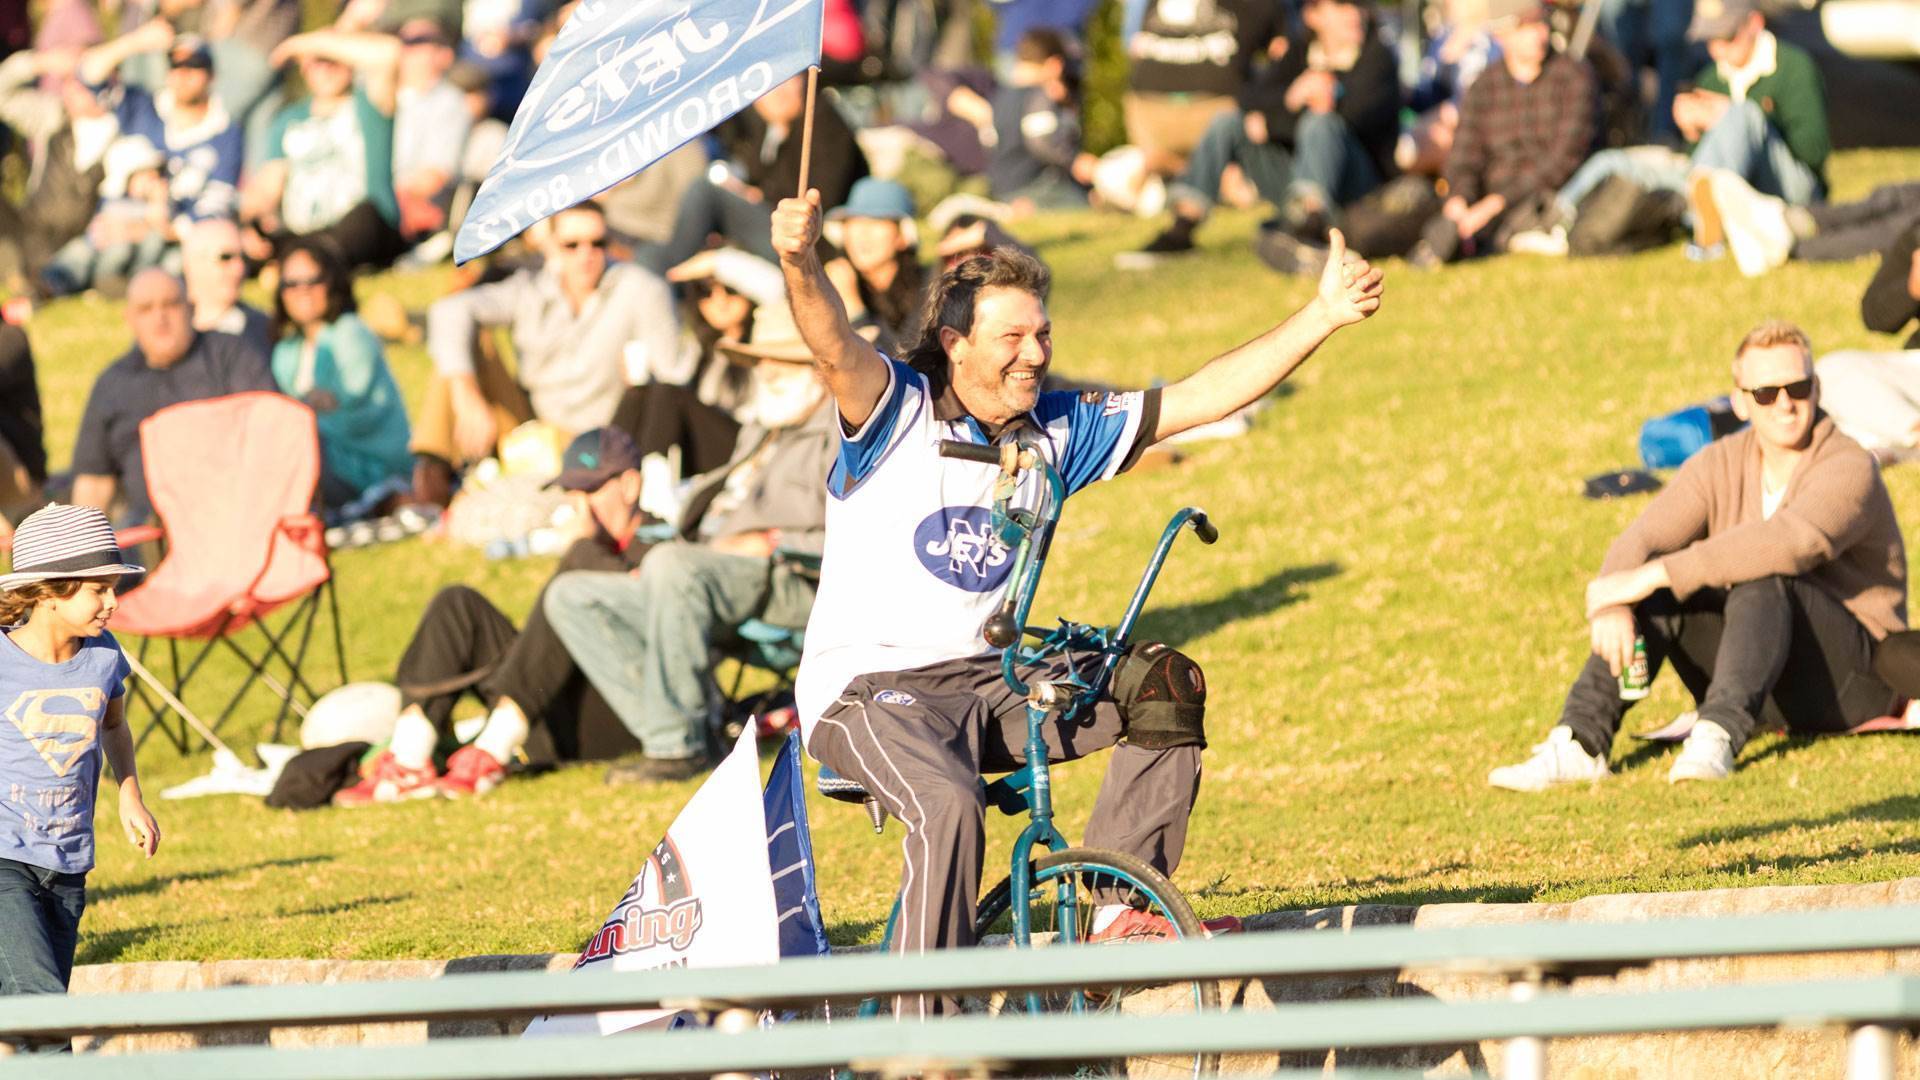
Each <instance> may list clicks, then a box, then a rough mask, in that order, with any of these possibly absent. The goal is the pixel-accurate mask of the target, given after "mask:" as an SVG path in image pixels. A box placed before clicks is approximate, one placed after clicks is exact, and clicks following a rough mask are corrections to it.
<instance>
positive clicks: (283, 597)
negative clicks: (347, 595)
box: [112, 392, 347, 753]
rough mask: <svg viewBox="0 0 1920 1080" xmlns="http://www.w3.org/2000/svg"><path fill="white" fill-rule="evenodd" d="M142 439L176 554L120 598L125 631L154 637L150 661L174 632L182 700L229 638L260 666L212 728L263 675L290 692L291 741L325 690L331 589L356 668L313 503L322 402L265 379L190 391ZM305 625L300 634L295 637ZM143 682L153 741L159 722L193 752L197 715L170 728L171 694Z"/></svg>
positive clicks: (341, 654)
mask: <svg viewBox="0 0 1920 1080" xmlns="http://www.w3.org/2000/svg"><path fill="white" fill-rule="evenodd" d="M140 449H141V453H142V454H143V455H144V457H145V459H146V474H147V493H148V496H149V498H150V499H151V501H152V503H153V508H154V512H155V513H156V514H158V515H159V518H160V526H161V529H162V531H163V533H164V534H165V540H166V555H165V556H164V557H163V558H162V559H161V560H160V565H159V566H157V567H155V568H154V569H153V571H152V572H150V573H149V574H148V575H147V578H146V580H145V581H144V582H142V583H141V584H140V585H139V586H137V587H136V588H134V589H133V590H132V591H131V592H129V593H127V595H126V596H124V597H122V598H121V600H120V609H119V610H118V611H116V612H115V613H114V616H113V623H112V627H113V630H114V631H115V632H116V633H119V634H134V635H137V636H139V637H141V638H142V639H143V640H142V641H141V642H140V647H139V651H138V653H137V655H138V657H139V658H140V659H141V660H143V661H144V660H145V659H146V654H147V649H148V647H149V646H150V645H152V644H153V643H154V642H155V641H156V640H165V641H166V643H167V655H168V658H169V660H170V661H171V663H170V670H169V672H168V675H169V678H170V680H171V688H172V692H173V694H174V695H175V696H176V697H179V698H181V699H185V698H186V696H187V694H186V687H187V683H188V682H189V681H190V680H191V679H192V678H193V676H194V675H195V674H196V673H197V672H199V671H200V669H201V666H202V665H203V664H204V663H205V662H206V660H207V658H208V657H209V656H210V655H212V654H213V652H214V650H215V649H216V647H218V646H225V647H226V649H228V650H229V651H231V652H233V653H234V655H236V656H238V657H239V658H240V659H241V661H242V662H243V663H245V664H246V665H247V677H246V680H245V681H244V682H242V683H241V684H240V689H239V690H238V691H236V692H235V693H234V695H233V698H232V700H230V701H228V702H227V704H226V707H225V708H224V709H222V710H221V711H220V713H219V715H218V716H217V717H216V718H215V719H214V721H213V723H212V725H211V726H212V729H213V730H214V731H218V730H219V729H220V726H221V725H222V724H224V723H225V722H226V720H227V718H228V717H230V716H231V715H233V711H234V710H235V709H236V708H238V707H239V705H240V702H241V701H242V700H243V699H244V698H245V696H246V694H247V691H248V690H249V689H251V688H252V687H253V684H254V683H255V682H263V683H264V684H265V685H266V686H268V687H269V688H270V689H272V690H273V691H274V692H275V693H276V694H278V695H279V697H280V709H279V713H278V715H276V716H275V717H274V721H273V738H274V740H275V741H278V739H279V737H280V730H281V727H282V725H283V724H284V723H285V722H286V718H287V712H288V710H289V709H290V708H292V709H299V710H300V711H301V712H303V713H304V712H305V709H304V707H302V706H301V705H300V704H299V702H298V701H297V700H296V698H295V695H296V693H303V694H305V696H306V698H307V700H308V701H309V702H311V701H313V700H314V699H316V698H317V697H319V695H318V694H317V693H315V691H314V689H313V686H312V685H311V684H310V683H309V682H308V681H307V678H306V675H305V674H304V673H303V672H302V671H301V666H302V665H303V664H304V663H305V662H306V658H307V650H308V646H309V645H310V644H311V643H312V639H313V632H314V624H315V623H316V622H317V621H318V617H319V612H320V605H321V603H322V602H323V598H324V602H325V604H326V605H327V608H328V610H329V611H330V612H331V614H332V619H333V646H334V654H335V657H336V659H337V661H338V664H339V668H340V681H341V683H343V684H344V683H345V682H346V681H347V656H346V647H345V643H344V642H343V641H342V639H341V634H340V605H339V601H338V599H337V598H336V597H335V595H334V591H333V571H332V568H331V567H330V566H329V565H328V562H327V548H326V541H325V530H324V528H323V527H322V524H321V521H320V519H319V518H318V517H317V516H315V515H314V513H313V496H314V490H315V488H316V487H317V486H318V485H319V482H320V437H319V432H318V429H317V427H316V425H315V423H314V417H313V410H311V409H309V408H308V407H307V406H305V405H303V404H301V403H300V402H298V401H294V400H293V399H291V398H286V397H282V396H280V395H279V394H268V393H259V392H254V393H245V394H232V395H229V396H227V397H220V398H210V399H208V400H205V401H190V402H186V403H183V404H180V405H173V406H169V407H167V408H165V409H161V410H160V411H159V412H157V413H154V414H153V415H152V416H150V417H148V418H147V419H146V420H144V421H142V422H141V424H140ZM287 604H293V605H294V606H293V610H292V611H291V613H289V614H288V615H287V616H286V617H285V618H283V619H281V620H280V625H279V628H278V629H275V628H274V627H273V626H272V625H270V624H269V623H268V622H267V619H266V616H267V615H268V614H269V613H270V612H273V611H275V610H276V609H278V608H280V607H283V606H285V605H287ZM250 626H251V627H253V628H254V629H255V630H257V631H258V633H259V636H260V638H261V639H263V647H261V648H259V649H258V650H257V651H255V652H252V653H250V652H248V650H247V649H245V648H243V647H242V646H241V644H240V643H239V642H238V641H237V640H236V638H238V637H239V636H240V634H241V632H242V631H244V630H246V629H247V628H248V627H250ZM295 634H297V635H298V637H297V643H296V644H295V645H294V647H293V648H291V649H289V648H288V647H287V644H288V641H289V639H290V638H293V637H294V635H295ZM182 641H193V642H199V643H200V648H199V652H198V654H197V655H195V656H193V657H192V659H191V661H190V662H189V663H187V664H186V665H185V666H184V667H182V665H181V649H180V643H181V642H182ZM323 648H324V646H323ZM323 655H324V654H323ZM276 660H277V661H278V662H279V663H280V664H281V665H282V666H283V667H284V668H285V669H286V680H285V682H284V683H282V682H281V681H280V680H279V679H277V678H275V677H274V675H273V674H272V673H271V672H270V671H269V670H268V665H269V664H271V663H273V662H274V661H276ZM156 666H157V665H156ZM135 689H136V691H137V692H138V695H139V698H140V700H141V703H142V704H143V705H145V706H146V707H147V708H149V709H151V710H152V716H153V719H152V722H151V723H150V724H149V725H148V726H147V727H146V728H145V729H144V730H143V731H142V732H141V733H140V741H141V742H142V743H144V742H145V741H146V738H147V736H148V735H150V734H152V733H153V731H154V730H156V729H158V730H160V731H161V732H163V733H164V734H165V735H166V737H167V739H168V741H170V742H172V743H173V744H174V746H175V747H176V748H178V749H179V750H180V752H181V753H185V752H187V750H188V748H189V747H188V737H189V732H188V729H187V726H186V723H185V721H184V719H181V720H179V727H178V728H177V729H176V728H170V727H168V725H167V722H166V716H167V710H166V708H165V707H164V703H162V702H159V701H157V700H155V699H154V698H152V697H150V696H149V695H148V693H147V688H146V687H144V686H141V685H139V684H136V685H135Z"/></svg>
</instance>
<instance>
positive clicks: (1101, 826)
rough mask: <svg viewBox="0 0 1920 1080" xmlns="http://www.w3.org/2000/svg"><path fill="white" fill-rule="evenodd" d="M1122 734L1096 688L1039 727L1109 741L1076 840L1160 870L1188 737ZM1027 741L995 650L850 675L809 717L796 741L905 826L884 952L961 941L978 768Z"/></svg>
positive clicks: (1182, 783) (981, 812)
mask: <svg viewBox="0 0 1920 1080" xmlns="http://www.w3.org/2000/svg"><path fill="white" fill-rule="evenodd" d="M1053 670H1055V671H1061V670H1063V669H1058V668H1056V669H1053ZM1036 674H1037V673H1035V672H1031V671H1030V672H1027V673H1026V675H1025V677H1026V678H1029V679H1031V678H1033V677H1034V676H1035V675H1036ZM1055 677H1057V675H1056V676H1055ZM1124 734H1125V726H1124V724H1123V722H1122V720H1121V717H1120V710H1119V708H1118V706H1116V705H1115V704H1114V703H1113V701H1112V700H1111V699H1110V698H1102V699H1101V700H1100V701H1099V702H1097V703H1096V704H1095V707H1094V709H1093V710H1092V715H1091V716H1084V717H1082V718H1080V719H1079V720H1078V721H1076V722H1075V723H1074V724H1073V725H1071V726H1066V725H1058V724H1055V725H1051V726H1049V727H1047V728H1046V729H1044V736H1045V739H1046V743H1047V759H1048V760H1049V761H1053V762H1062V761H1073V760H1075V759H1077V758H1081V757H1085V756H1086V755H1088V754H1091V753H1094V752H1096V751H1099V750H1104V749H1106V748H1107V747H1109V746H1113V747H1114V750H1113V755H1112V757H1111V758H1110V759H1109V760H1108V763H1107V774H1106V779H1105V780H1103V781H1102V782H1101V785H1100V794H1099V796H1098V798H1096V799H1095V801H1094V805H1093V816H1092V818H1091V820H1089V821H1088V822H1087V833H1086V840H1085V842H1086V844H1087V845H1088V846H1089V847H1105V848H1113V849H1117V850H1119V851H1124V852H1127V853H1128V854H1131V855H1136V856H1139V857H1140V858H1142V859H1145V860H1146V861H1147V862H1149V863H1151V864H1152V865H1153V866H1154V868H1155V869H1157V870H1160V871H1161V872H1162V873H1166V874H1171V873H1173V871H1174V869H1175V868H1176V867H1177V866H1179V864H1180V854H1181V851H1182V850H1183V849H1184V848H1185V847H1186V841H1187V818H1188V816H1189V815H1190V814H1191V813H1192V812H1193V804H1194V800H1195V799H1196V798H1198V797H1199V794H1200V747H1198V746H1181V747H1176V748H1173V749H1168V750H1147V749H1143V748H1141V747H1138V746H1133V745H1131V744H1123V745H1120V746H1114V744H1115V743H1117V742H1119V741H1120V738H1121V736H1122V735H1124ZM1026 744H1027V716H1026V702H1025V699H1023V698H1019V697H1016V696H1015V695H1014V694H1013V692H1012V691H1011V690H1010V689H1009V688H1008V687H1007V685H1006V683H1005V682H1004V681H1002V679H1001V677H1000V658H999V657H998V656H997V655H994V656H984V657H969V658H964V659H959V660H948V661H943V662H941V663H938V664H930V665H928V666H926V667H921V668H915V669H913V670H911V671H897V672H880V673H876V674H872V675H862V676H860V677H859V678H856V679H854V680H853V682H851V683H850V684H848V686H847V689H846V690H845V691H844V692H843V693H842V694H841V695H840V698H839V700H838V701H837V702H835V703H834V705H833V706H832V707H830V708H829V709H828V710H827V711H826V713H825V715H823V716H822V717H821V718H820V720H819V721H818V723H817V724H816V725H815V727H814V729H813V733H812V735H811V736H810V737H809V740H808V743H807V750H808V752H809V753H811V754H812V755H813V756H814V757H815V758H816V759H818V760H820V761H822V762H825V763H826V764H827V765H829V766H832V768H833V769H834V771H835V772H838V773H840V774H841V775H842V776H846V777H850V778H852V779H855V780H858V781H860V783H861V784H862V785H863V786H865V787H866V789H867V790H868V791H869V792H872V793H873V795H874V796H875V797H877V798H878V799H879V800H880V802H881V804H882V805H883V806H885V807H886V808H887V812H888V813H890V814H892V815H894V816H895V817H897V818H899V819H900V820H901V822H903V823H904V824H905V825H906V827H907V835H906V838H905V839H904V840H903V841H902V842H901V846H902V848H903V849H904V851H905V855H906V866H905V868H904V870H903V871H902V875H901V912H900V920H899V923H898V925H896V927H895V928H894V936H893V948H894V949H895V950H896V951H899V952H909V953H913V952H925V951H927V950H930V949H944V948H955V947H963V946H967V945H971V944H973V920H974V903H975V898H976V897H978V896H979V895H980V865H981V859H982V857H983V850H984V847H985V842H986V841H985V837H986V833H985V815H986V801H985V795H984V793H983V790H982V788H981V784H980V777H981V774H982V773H1003V772H1012V771H1013V770H1015V769H1019V768H1021V767H1022V766H1024V765H1025V764H1026ZM923 1004H924V1002H923Z"/></svg>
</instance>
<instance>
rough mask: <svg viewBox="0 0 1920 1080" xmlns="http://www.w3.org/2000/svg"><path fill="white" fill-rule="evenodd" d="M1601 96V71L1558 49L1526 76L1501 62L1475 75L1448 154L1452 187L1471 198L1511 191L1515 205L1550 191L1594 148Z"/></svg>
mask: <svg viewBox="0 0 1920 1080" xmlns="http://www.w3.org/2000/svg"><path fill="white" fill-rule="evenodd" d="M1598 111H1599V98H1598V96H1597V95H1596V93H1595V91H1594V80H1593V72H1592V71H1591V70H1589V69H1588V68H1587V65H1586V64H1585V63H1584V62H1582V61H1579V60H1575V59H1573V58H1572V57H1570V56H1566V55H1563V54H1560V53H1555V54H1554V55H1552V56H1549V57H1548V58H1547V62H1546V65H1545V66H1544V67H1542V68H1541V69H1540V77H1539V78H1537V79H1535V80H1533V81H1532V82H1530V83H1522V82H1520V81H1519V80H1518V79H1515V78H1514V77H1513V75H1512V74H1511V73H1510V72H1508V71H1507V68H1506V65H1505V64H1494V65H1492V66H1490V67H1488V68H1487V70H1486V71H1485V72H1483V73H1482V74H1481V76H1480V77H1479V78H1478V79H1476V80H1474V83H1473V88H1472V89H1471V90H1469V91H1467V100H1466V103H1465V104H1464V105H1463V106H1462V107H1461V109H1460V130H1459V132H1458V133H1457V134H1455V135H1454V137H1453V152H1452V153H1451V154H1450V155H1448V157H1447V168H1446V181H1447V193H1448V194H1449V195H1458V196H1460V197H1461V198H1463V199H1465V200H1466V201H1467V202H1469V203H1472V202H1476V201H1478V200H1479V199H1480V198H1482V197H1483V196H1486V195H1494V194H1497V195H1504V196H1505V197H1506V200H1507V205H1508V206H1514V205H1516V204H1518V203H1519V202H1521V201H1522V200H1524V199H1526V198H1528V197H1529V196H1532V195H1536V194H1542V193H1546V194H1550V193H1552V192H1554V191H1556V190H1558V189H1559V187H1560V185H1562V184H1564V183H1566V182H1567V180H1568V179H1569V178H1570V177H1572V176H1573V171H1574V170H1575V169H1577V168H1579V167H1580V163H1581V162H1583V161H1585V160H1586V159H1587V154H1588V153H1589V152H1590V151H1591V150H1592V149H1593V140H1594V134H1595V132H1596V130H1597V129H1598V123H1597V118H1598Z"/></svg>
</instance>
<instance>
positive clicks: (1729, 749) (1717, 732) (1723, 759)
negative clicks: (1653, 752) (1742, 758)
mask: <svg viewBox="0 0 1920 1080" xmlns="http://www.w3.org/2000/svg"><path fill="white" fill-rule="evenodd" d="M1732 774H1733V736H1731V735H1729V734H1727V729H1726V728H1723V727H1721V726H1720V725H1719V724H1716V723H1714V722H1713V721H1711V720H1702V721H1700V722H1699V723H1697V724H1695V725H1693V730H1692V731H1691V732H1689V733H1688V735H1687V741H1686V742H1684V743H1682V744H1680V756H1679V757H1676V758H1674V759H1673V768H1671V769H1669V770H1667V783H1669V784H1678V783H1680V782H1681V781H1683V780H1725V779H1726V778H1727V777H1728V776H1730V775H1732Z"/></svg>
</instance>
